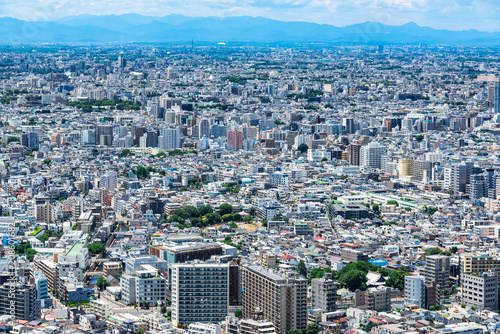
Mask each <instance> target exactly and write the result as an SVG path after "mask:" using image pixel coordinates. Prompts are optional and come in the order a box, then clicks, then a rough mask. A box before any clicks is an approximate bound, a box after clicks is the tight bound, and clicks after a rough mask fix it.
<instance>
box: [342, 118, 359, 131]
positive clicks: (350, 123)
mask: <svg viewBox="0 0 500 334" xmlns="http://www.w3.org/2000/svg"><path fill="white" fill-rule="evenodd" d="M342 126H343V127H344V133H346V134H353V133H355V132H356V126H355V124H354V120H353V119H352V118H343V119H342Z"/></svg>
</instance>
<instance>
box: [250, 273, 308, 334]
mask: <svg viewBox="0 0 500 334" xmlns="http://www.w3.org/2000/svg"><path fill="white" fill-rule="evenodd" d="M242 288H243V316H244V317H245V318H249V317H251V316H252V314H253V312H254V310H255V309H256V308H259V309H260V310H262V314H263V317H264V318H265V319H267V320H269V321H271V322H272V323H273V324H274V327H275V329H276V333H279V334H286V333H288V331H289V330H290V329H292V328H297V329H300V330H302V331H305V328H306V326H307V312H306V311H307V280H306V279H304V278H302V277H300V276H298V274H296V273H294V272H289V271H280V272H278V271H273V270H266V269H264V268H262V267H260V266H254V265H251V266H245V267H243V268H242Z"/></svg>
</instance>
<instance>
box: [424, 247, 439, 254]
mask: <svg viewBox="0 0 500 334" xmlns="http://www.w3.org/2000/svg"><path fill="white" fill-rule="evenodd" d="M424 252H425V254H427V255H438V254H439V253H441V250H440V249H439V247H433V248H427V249H426V250H424Z"/></svg>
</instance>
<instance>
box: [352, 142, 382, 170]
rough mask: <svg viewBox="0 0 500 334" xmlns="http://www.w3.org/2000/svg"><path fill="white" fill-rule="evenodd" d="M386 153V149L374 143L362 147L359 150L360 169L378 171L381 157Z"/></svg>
mask: <svg viewBox="0 0 500 334" xmlns="http://www.w3.org/2000/svg"><path fill="white" fill-rule="evenodd" d="M386 152H387V149H386V147H385V146H383V145H381V144H380V143H379V142H376V141H375V142H371V143H369V144H368V145H365V146H362V147H361V148H360V159H359V165H360V167H361V168H364V169H367V170H373V169H380V168H381V162H382V155H384V154H385V153H386Z"/></svg>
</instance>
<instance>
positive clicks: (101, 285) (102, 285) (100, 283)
mask: <svg viewBox="0 0 500 334" xmlns="http://www.w3.org/2000/svg"><path fill="white" fill-rule="evenodd" d="M95 285H96V286H97V287H98V288H99V290H101V291H102V290H104V289H105V288H106V287H107V286H109V285H110V283H109V282H108V281H106V280H105V279H104V277H102V276H99V278H98V279H97V283H96V284H95Z"/></svg>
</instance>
